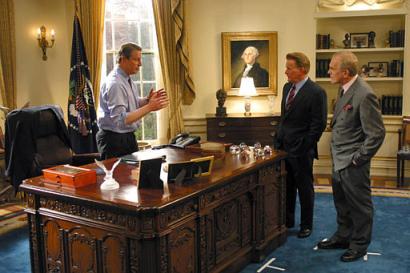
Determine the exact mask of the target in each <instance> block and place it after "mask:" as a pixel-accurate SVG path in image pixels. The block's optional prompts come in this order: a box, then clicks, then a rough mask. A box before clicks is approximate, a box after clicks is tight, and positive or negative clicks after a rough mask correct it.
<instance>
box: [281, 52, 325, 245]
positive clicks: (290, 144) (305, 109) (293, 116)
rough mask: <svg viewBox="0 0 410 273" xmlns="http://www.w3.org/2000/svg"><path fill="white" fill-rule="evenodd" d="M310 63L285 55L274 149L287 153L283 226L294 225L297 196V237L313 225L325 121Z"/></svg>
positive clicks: (300, 55) (301, 57)
mask: <svg viewBox="0 0 410 273" xmlns="http://www.w3.org/2000/svg"><path fill="white" fill-rule="evenodd" d="M309 69H310V61H309V59H308V58H307V57H306V55H305V54H303V53H300V52H295V53H289V54H287V55H286V72H285V73H286V76H287V77H288V83H286V84H285V86H284V87H283V94H282V110H281V121H280V124H279V129H278V134H277V138H276V142H277V143H276V145H275V146H276V148H279V149H283V150H285V151H286V152H288V158H287V159H286V171H287V177H286V226H287V227H288V228H291V227H293V226H294V224H295V206H296V193H298V194H299V201H300V206H301V222H300V230H299V233H298V237H299V238H306V237H308V236H310V234H311V232H312V226H313V205H314V189H313V159H314V158H318V153H317V142H318V141H319V139H320V137H321V135H322V133H323V131H324V129H325V128H326V122H327V99H326V93H325V91H324V90H323V89H322V88H321V87H320V86H319V85H318V84H316V83H314V82H313V81H312V80H310V79H309V77H308V76H307V74H308V73H309Z"/></svg>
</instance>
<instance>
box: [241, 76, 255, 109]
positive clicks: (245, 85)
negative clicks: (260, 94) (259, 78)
mask: <svg viewBox="0 0 410 273" xmlns="http://www.w3.org/2000/svg"><path fill="white" fill-rule="evenodd" d="M238 95H239V96H243V97H244V98H245V113H244V115H245V116H250V115H252V114H251V96H256V95H257V94H256V88H255V84H254V82H253V78H251V77H243V78H242V79H241V86H240V88H239V94H238Z"/></svg>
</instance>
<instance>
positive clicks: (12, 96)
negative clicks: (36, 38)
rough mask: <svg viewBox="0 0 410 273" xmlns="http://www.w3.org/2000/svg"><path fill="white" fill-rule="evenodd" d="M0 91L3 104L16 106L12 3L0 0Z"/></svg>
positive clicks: (7, 0) (9, 0) (8, 0)
mask: <svg viewBox="0 0 410 273" xmlns="http://www.w3.org/2000/svg"><path fill="white" fill-rule="evenodd" d="M0 41H1V43H0V66H1V67H0V93H1V99H2V103H3V105H4V106H6V107H9V108H11V109H14V108H16V39H15V25H14V4H13V1H12V0H1V1H0Z"/></svg>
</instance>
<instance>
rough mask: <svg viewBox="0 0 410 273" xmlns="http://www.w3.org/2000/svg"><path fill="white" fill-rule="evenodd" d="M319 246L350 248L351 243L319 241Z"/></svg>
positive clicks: (323, 247) (321, 247)
mask: <svg viewBox="0 0 410 273" xmlns="http://www.w3.org/2000/svg"><path fill="white" fill-rule="evenodd" d="M317 247H318V248H320V249H347V248H349V243H347V242H338V241H333V240H329V241H322V242H319V243H318V244H317Z"/></svg>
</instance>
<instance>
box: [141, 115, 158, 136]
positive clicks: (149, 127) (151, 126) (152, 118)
mask: <svg viewBox="0 0 410 273" xmlns="http://www.w3.org/2000/svg"><path fill="white" fill-rule="evenodd" d="M144 133H145V136H144V139H157V113H156V112H151V113H149V114H148V115H146V116H145V117H144Z"/></svg>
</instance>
